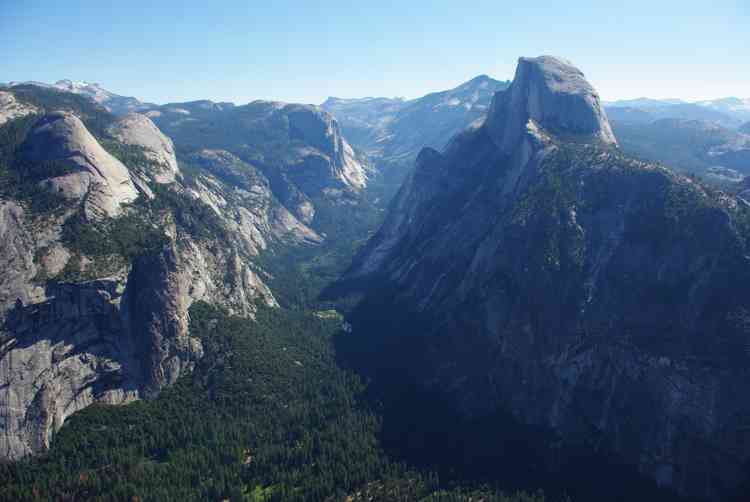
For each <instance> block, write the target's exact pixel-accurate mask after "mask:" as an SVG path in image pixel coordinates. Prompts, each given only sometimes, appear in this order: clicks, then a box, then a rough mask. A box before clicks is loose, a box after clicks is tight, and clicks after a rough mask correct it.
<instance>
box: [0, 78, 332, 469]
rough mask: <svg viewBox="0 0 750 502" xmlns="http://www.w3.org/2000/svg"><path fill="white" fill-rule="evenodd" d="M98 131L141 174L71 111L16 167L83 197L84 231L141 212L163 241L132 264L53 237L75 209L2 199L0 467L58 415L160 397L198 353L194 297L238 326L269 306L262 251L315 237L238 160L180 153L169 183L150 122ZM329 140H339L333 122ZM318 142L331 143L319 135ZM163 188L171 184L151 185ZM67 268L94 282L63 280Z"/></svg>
mask: <svg viewBox="0 0 750 502" xmlns="http://www.w3.org/2000/svg"><path fill="white" fill-rule="evenodd" d="M27 92H29V93H31V92H33V91H27ZM303 122H304V120H303ZM108 132H109V134H111V135H112V137H113V138H114V141H115V142H117V143H118V144H113V145H110V144H109V143H107V144H108V146H111V147H113V148H117V149H118V150H124V149H126V147H128V146H135V147H137V148H141V149H143V152H144V154H146V158H147V160H149V161H150V164H149V165H148V166H146V168H147V169H146V171H145V174H144V173H141V172H140V171H137V172H136V171H131V170H129V169H128V168H129V167H130V166H125V165H123V164H122V163H121V162H120V161H118V160H116V159H115V158H114V157H113V156H112V155H110V154H109V153H107V152H106V151H105V150H104V149H103V148H102V146H101V144H99V143H98V142H97V140H96V139H95V138H94V137H93V136H92V135H91V134H90V132H89V131H88V130H87V129H86V127H85V126H84V125H83V123H82V122H81V120H80V119H79V118H78V117H77V116H76V115H74V114H73V113H72V112H54V113H50V114H48V115H46V116H45V117H43V118H42V119H41V120H39V121H38V123H36V124H35V125H34V126H33V127H32V129H31V131H30V133H29V134H28V136H27V138H26V139H25V140H24V142H23V143H22V148H21V149H20V150H19V155H20V156H21V159H22V161H23V162H22V163H20V164H19V165H22V166H23V167H24V169H28V173H26V174H27V175H28V176H30V177H32V179H40V181H39V182H40V183H41V184H42V185H43V186H49V187H51V188H52V189H55V190H61V193H62V194H63V195H65V196H66V197H67V198H69V199H72V200H75V201H81V202H82V204H83V209H84V213H85V214H84V215H85V218H84V219H83V221H84V224H89V225H92V226H95V227H96V228H98V229H103V228H107V225H110V224H113V223H114V221H113V218H122V217H126V216H128V217H131V216H132V217H140V216H138V215H143V214H145V213H144V211H148V213H147V214H148V217H149V218H151V220H149V221H148V223H149V224H151V225H153V226H154V227H156V228H159V229H162V230H163V232H164V234H165V238H166V239H165V240H166V242H167V244H166V245H165V247H164V248H163V249H161V251H158V250H157V251H156V252H153V251H149V252H148V253H146V254H140V255H138V256H137V257H135V258H133V257H132V256H131V255H128V257H126V256H123V255H119V254H114V255H107V256H86V255H85V254H84V253H85V252H87V251H84V250H82V248H78V247H76V245H75V244H74V243H70V242H69V241H67V240H64V239H63V238H62V235H63V226H64V224H65V222H66V220H68V218H71V217H74V216H76V213H77V211H78V210H79V208H76V207H67V206H66V205H61V206H60V207H58V209H57V210H56V211H52V212H42V213H36V212H31V210H30V209H29V208H28V207H27V206H28V204H27V202H28V201H26V200H25V199H20V200H15V199H14V198H13V197H14V195H13V194H12V193H9V194H5V193H4V194H3V197H4V198H3V199H2V200H0V267H2V269H3V273H1V274H0V459H2V458H4V459H18V458H20V457H23V456H24V455H28V454H35V453H39V452H42V451H44V450H45V449H46V448H47V447H48V446H49V444H50V441H51V438H52V437H53V436H54V434H55V432H56V431H57V430H58V429H59V428H60V427H61V426H62V424H63V423H64V422H65V420H66V419H67V418H68V417H69V416H70V415H72V414H73V413H75V412H77V411H79V410H81V409H83V408H85V407H86V406H89V405H90V404H92V403H110V404H123V403H127V402H130V401H132V400H134V399H141V398H152V397H154V396H156V395H157V394H158V393H159V391H160V390H161V389H162V388H163V387H164V386H167V385H171V384H172V383H174V382H175V381H176V380H177V379H178V378H179V376H180V375H181V374H184V372H186V371H190V370H191V368H192V367H193V365H194V363H195V361H196V360H197V359H198V358H200V357H201V354H202V347H201V344H200V342H199V341H198V340H196V339H193V338H191V337H190V336H189V333H188V309H189V307H190V305H191V304H192V303H193V302H194V301H197V300H203V301H207V302H209V303H213V304H218V305H221V306H223V307H224V308H226V309H227V310H228V311H229V312H230V313H233V314H236V315H242V316H247V317H252V316H253V315H254V314H255V312H256V309H257V303H258V302H260V303H262V304H265V305H267V306H270V307H277V306H278V303H277V301H276V298H275V297H274V295H273V293H272V292H271V290H270V289H269V287H268V286H267V284H266V282H267V281H268V279H269V276H268V274H267V273H266V272H265V271H264V270H263V268H262V267H261V266H260V265H259V264H258V257H259V255H260V253H262V252H271V247H272V246H276V245H284V246H288V245H291V246H298V245H305V246H309V245H317V244H319V243H320V242H321V241H322V238H321V236H320V235H318V234H317V233H316V232H315V231H313V230H312V229H310V228H309V227H308V226H306V225H305V224H304V223H302V222H301V221H300V220H299V219H297V218H296V217H295V216H294V215H293V214H292V213H291V212H290V211H289V210H287V208H286V207H285V206H284V205H283V204H281V203H280V202H279V201H278V199H277V198H276V197H275V196H274V193H273V191H272V189H271V185H270V182H269V181H268V179H267V178H266V177H265V175H264V174H263V173H262V172H260V171H259V170H257V169H256V168H255V167H253V166H252V165H250V164H248V163H246V162H243V161H242V160H240V159H239V158H238V157H236V156H235V155H232V154H230V153H229V152H226V151H221V150H202V151H199V152H197V153H196V154H195V155H193V156H192V157H191V158H190V162H191V163H192V164H193V167H194V168H195V169H194V171H192V172H191V177H190V178H189V179H188V178H186V177H185V178H183V177H178V178H175V177H174V174H176V168H177V164H176V162H175V158H174V149H173V146H172V143H171V141H170V140H169V138H167V137H166V136H164V135H163V134H162V133H160V132H159V131H158V130H156V129H155V128H154V126H153V124H152V123H151V122H150V121H149V120H148V119H147V118H146V117H143V116H137V115H129V116H126V117H124V118H122V119H120V120H119V121H117V122H115V123H114V125H113V126H112V127H110V128H109V129H108ZM328 132H329V133H331V134H334V133H335V131H334V130H333V125H331V130H330V131H328ZM318 139H319V140H320V141H323V142H325V141H328V140H330V138H328V139H327V138H326V134H325V131H323V134H322V136H320V137H319V138H318ZM108 141H110V140H108ZM332 144H334V145H335V144H336V143H335V142H334V143H332ZM321 147H322V146H321ZM343 147H344V146H343V143H341V142H339V143H338V147H337V148H339V149H341V148H343ZM315 152H316V153H315V155H333V156H335V155H343V156H345V155H346V152H345V151H344V150H336V149H335V148H333V149H332V150H328V151H325V152H321V151H318V150H317V149H316V150H315ZM337 152H338V153H337ZM137 167H138V169H141V168H142V167H143V166H140V165H139V166H137ZM165 176H166V177H165ZM133 182H137V183H138V187H139V190H140V191H141V192H143V193H146V194H150V197H151V198H155V197H163V198H164V199H163V204H161V205H159V206H157V207H158V209H157V208H156V207H151V206H149V209H148V210H146V209H144V208H143V207H142V206H140V205H133V206H130V205H127V202H130V201H132V200H133V199H134V198H135V196H136V194H137V192H136V189H135V186H134V183H133ZM163 182H169V183H168V184H166V185H165V186H162V187H158V190H157V187H156V185H155V183H163ZM337 183H340V184H344V182H343V181H338V182H337ZM207 213H211V214H207ZM195 215H198V216H197V218H198V219H200V221H196V220H195V218H196V216H195ZM211 216H213V217H211ZM69 246H71V247H69ZM73 258H75V259H76V260H75V262H74V261H73ZM66 271H67V272H66ZM71 271H72V272H73V275H72V276H73V277H76V274H75V273H76V272H78V273H79V274H78V277H93V279H91V280H89V279H86V280H84V279H82V278H81V279H75V280H74V279H70V277H71V275H70V273H71ZM64 272H65V274H68V275H65V274H64ZM63 277H67V278H68V279H66V280H65V281H68V282H65V281H63V279H62V278H63ZM61 281H62V282H61ZM71 281H72V282H71Z"/></svg>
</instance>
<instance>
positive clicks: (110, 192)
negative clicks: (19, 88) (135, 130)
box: [22, 111, 138, 218]
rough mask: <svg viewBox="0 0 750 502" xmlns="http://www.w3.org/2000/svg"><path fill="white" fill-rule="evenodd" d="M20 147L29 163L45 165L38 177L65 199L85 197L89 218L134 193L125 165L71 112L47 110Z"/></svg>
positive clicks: (114, 211)
mask: <svg viewBox="0 0 750 502" xmlns="http://www.w3.org/2000/svg"><path fill="white" fill-rule="evenodd" d="M22 149H23V156H24V158H25V160H26V161H27V162H28V163H29V164H31V165H33V166H40V165H41V166H44V167H46V166H49V167H48V168H47V172H39V173H38V176H39V177H40V178H41V180H40V182H39V183H40V184H41V185H42V186H44V187H45V188H47V189H48V190H49V191H51V192H53V193H59V194H61V195H62V196H63V197H65V198H67V199H71V200H76V201H85V202H84V205H85V208H86V214H87V216H88V217H90V218H101V217H107V216H116V215H118V214H119V212H120V209H121V206H122V205H123V204H125V203H128V202H132V201H133V200H134V199H135V198H136V196H137V194H138V192H137V190H136V188H135V185H134V184H133V182H132V180H131V179H130V173H129V172H128V170H127V168H126V167H125V166H124V165H123V164H122V162H120V161H119V160H118V159H117V158H115V157H113V156H112V155H110V154H109V153H108V152H107V151H106V150H104V149H103V148H102V147H101V145H100V144H99V143H98V142H97V140H96V139H95V138H94V137H93V136H92V135H91V134H90V133H89V131H88V130H87V129H86V127H84V125H83V123H82V122H81V120H80V119H79V118H78V117H76V116H75V115H74V114H72V113H69V112H65V111H55V112H51V113H49V114H47V115H46V116H45V117H43V118H42V119H41V120H39V121H38V122H37V123H36V124H35V126H34V128H33V129H32V130H31V132H30V134H29V136H28V139H27V140H26V142H25V143H24V145H23V146H22ZM42 171H44V168H43V169H42Z"/></svg>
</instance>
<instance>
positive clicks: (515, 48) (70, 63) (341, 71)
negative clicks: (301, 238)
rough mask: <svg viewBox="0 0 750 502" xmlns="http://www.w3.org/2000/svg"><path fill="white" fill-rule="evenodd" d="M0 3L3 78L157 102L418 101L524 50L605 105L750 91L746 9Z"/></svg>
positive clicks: (502, 74)
mask: <svg viewBox="0 0 750 502" xmlns="http://www.w3.org/2000/svg"><path fill="white" fill-rule="evenodd" d="M0 10H2V11H3V15H2V16H0V44H2V45H3V47H5V48H6V50H7V53H8V54H12V56H11V57H10V58H7V57H6V58H5V61H4V65H3V68H2V69H1V70H0V82H9V81H26V80H37V81H42V82H48V83H54V82H55V81H58V80H61V79H70V80H75V81H87V82H96V83H99V84H100V85H101V86H102V87H104V88H105V89H107V90H109V91H112V92H115V93H117V94H121V95H125V96H134V97H136V98H138V99H140V100H142V101H147V102H154V103H168V102H184V101H193V100H198V99H211V100H213V101H231V102H234V103H238V104H242V103H247V102H250V101H253V100H256V99H267V100H278V101H286V102H302V103H315V104H320V103H321V102H323V101H324V100H325V99H326V98H327V97H329V96H335V97H340V98H362V97H396V96H398V97H404V98H406V99H412V98H416V97H420V96H423V95H425V94H428V93H430V92H436V91H441V90H445V89H450V88H453V87H455V86H457V85H459V84H461V83H463V82H465V81H468V80H470V79H471V78H473V77H475V76H477V75H480V74H487V75H490V76H492V77H493V78H496V79H498V80H507V79H512V78H513V73H514V69H515V65H516V61H517V59H518V57H521V56H538V55H541V54H550V55H554V56H559V57H563V58H566V59H569V60H571V61H572V62H573V63H574V64H576V65H577V66H578V67H579V68H581V69H582V70H583V72H584V73H585V74H586V76H587V78H588V79H589V80H590V81H591V82H592V84H593V85H594V86H595V87H596V88H597V90H598V91H599V94H600V96H601V97H602V99H603V100H605V101H616V100H623V99H637V98H641V97H649V98H653V99H682V100H684V101H700V100H708V99H717V98H723V97H729V96H733V97H739V98H749V97H750V65H747V64H742V63H741V61H742V60H743V58H745V59H746V57H747V54H746V52H747V48H748V46H749V45H750V44H748V41H749V40H750V35H748V33H747V30H746V27H747V26H748V25H750V7H748V6H746V5H743V4H742V3H741V2H738V1H721V2H717V3H715V4H714V5H711V6H708V5H706V4H703V3H700V2H677V1H671V0H670V1H667V2H661V3H660V5H653V3H647V2H643V1H639V2H632V3H630V4H628V5H627V6H612V5H607V6H601V5H599V4H598V3H595V2H590V3H588V2H586V3H579V4H578V5H576V6H573V7H571V6H565V8H561V7H559V6H557V5H555V4H549V5H546V6H545V5H543V4H541V3H536V4H534V5H523V6H519V7H513V8H510V7H508V6H504V7H502V6H498V5H495V4H491V3H485V2H478V3H475V4H474V5H473V6H472V8H471V9H468V8H467V7H466V6H459V5H454V4H451V3H448V2H434V3H430V4H421V5H420V4H418V3H410V4H409V5H404V6H399V7H398V8H396V7H394V6H391V5H385V6H383V5H379V6H352V5H350V4H349V3H344V2H328V3H327V4H326V6H325V7H324V8H323V7H321V8H316V7H312V6H310V5H307V4H302V3H295V2H277V3H275V4H274V5H272V6H269V5H264V6H248V5H247V4H245V3H244V2H240V1H229V2H223V3H222V5H221V7H217V6H215V5H204V4H202V3H199V2H194V1H188V2H184V3H182V2H180V3H175V2H162V3H159V4H158V5H152V4H149V3H146V2H142V1H141V0H134V1H132V2H129V3H128V4H126V5H125V4H122V5H117V6H106V5H104V6H103V5H101V4H97V3H95V2H90V1H86V0H75V1H71V2H68V3H66V4H65V5H61V4H55V3H51V2H38V3H33V4H32V3H26V2H24V3H19V4H17V5H4V6H2V7H0ZM459 21H460V22H459ZM40 61H44V64H43V65H41V64H39V63H40Z"/></svg>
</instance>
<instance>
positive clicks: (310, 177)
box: [150, 101, 369, 224]
mask: <svg viewBox="0 0 750 502" xmlns="http://www.w3.org/2000/svg"><path fill="white" fill-rule="evenodd" d="M158 112H159V113H158V114H157V113H151V114H150V116H151V117H152V119H153V120H154V122H155V123H156V124H157V125H158V126H159V128H160V129H161V130H162V131H164V132H165V133H166V134H167V135H169V136H170V137H171V138H172V139H173V140H174V142H175V144H176V145H178V146H179V147H181V148H185V149H189V150H193V151H200V150H214V151H219V150H221V151H226V152H229V153H231V154H232V155H235V156H237V157H238V158H240V159H241V160H242V161H243V162H245V163H247V164H250V165H253V166H254V167H256V168H257V169H258V170H259V171H260V172H262V173H263V175H264V176H265V177H266V178H267V179H268V180H269V182H270V186H271V190H272V192H273V194H274V196H275V197H276V199H277V200H278V201H279V202H281V204H283V205H284V206H285V207H286V208H287V209H288V210H289V211H290V212H291V213H292V214H293V215H294V216H295V217H296V218H297V219H298V220H300V221H301V222H302V223H304V224H310V223H311V222H312V221H313V219H314V217H315V211H316V207H315V206H316V204H320V203H323V204H338V203H340V202H342V201H344V202H346V201H348V200H350V199H357V198H359V196H360V194H361V192H362V190H363V189H364V188H365V186H366V184H367V177H368V169H369V167H368V165H367V163H366V162H365V160H364V158H363V157H361V156H360V155H358V154H357V153H356V152H355V151H354V150H353V149H352V147H351V146H350V145H349V143H348V142H347V141H346V139H345V138H344V137H343V136H342V134H341V131H340V129H339V125H338V123H337V122H336V120H335V119H334V118H333V117H332V116H331V115H330V114H328V113H326V112H324V111H322V110H320V109H319V108H317V107H315V106H311V105H298V104H288V103H280V102H273V101H253V102H252V103H249V104H247V105H243V106H229V105H228V104H223V103H211V102H208V101H198V102H192V103H180V104H171V105H165V106H163V107H161V108H160V109H159V110H158Z"/></svg>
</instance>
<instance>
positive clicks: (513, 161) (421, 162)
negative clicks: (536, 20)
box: [340, 56, 750, 500]
mask: <svg viewBox="0 0 750 502" xmlns="http://www.w3.org/2000/svg"><path fill="white" fill-rule="evenodd" d="M749 225H750V208H748V206H747V204H745V203H744V202H742V201H738V200H737V199H735V198H732V197H729V196H726V195H723V194H722V193H720V192H713V191H711V190H710V189H708V188H706V187H705V186H703V185H701V184H699V183H697V182H695V181H692V180H690V179H687V178H684V177H681V176H679V175H676V174H674V173H672V172H671V171H669V170H667V169H665V168H662V167H658V166H655V165H652V164H649V163H646V162H642V161H637V160H633V159H630V158H628V157H626V156H624V155H623V154H622V153H621V152H620V151H619V149H618V148H617V146H616V140H615V137H614V135H613V134H612V131H611V129H610V126H609V123H608V121H607V117H606V115H605V113H604V112H603V110H602V107H601V105H600V103H599V98H598V96H597V93H596V91H595V90H594V89H593V88H592V87H591V86H590V85H589V84H588V83H587V82H586V80H585V78H584V76H583V74H582V73H581V72H580V71H579V70H577V69H576V68H574V67H573V66H572V65H571V64H570V63H568V62H566V61H563V60H560V59H556V58H552V57H547V56H544V57H539V58H534V59H527V58H522V59H520V60H519V64H518V68H517V71H516V76H515V79H514V81H513V83H512V85H511V86H510V88H509V89H508V90H507V91H501V92H498V93H497V94H496V95H495V97H494V99H493V103H492V106H491V110H490V112H489V115H488V118H487V120H486V122H485V123H484V124H483V125H477V126H475V127H472V128H469V129H467V130H466V131H464V132H463V133H461V134H460V135H458V136H456V137H455V138H454V139H453V140H452V141H451V142H450V144H449V146H448V147H447V148H446V149H445V151H444V152H442V153H440V152H437V151H435V150H433V149H430V148H426V149H424V150H422V152H421V153H420V155H419V157H418V159H417V163H416V168H415V170H414V172H413V173H412V174H411V175H410V176H409V177H408V179H407V181H406V183H405V184H404V186H403V188H402V189H401V191H400V192H399V194H398V196H397V198H396V199H395V200H394V202H393V203H392V206H391V209H390V212H389V214H388V217H387V219H386V221H385V223H384V224H383V226H382V228H381V229H380V231H379V232H378V233H377V234H376V235H375V236H374V237H373V238H372V239H371V241H370V242H369V243H368V244H367V245H366V247H365V248H364V249H363V250H362V252H361V253H360V254H359V255H358V257H357V259H356V260H355V263H354V264H353V266H352V268H351V269H350V271H349V273H348V275H347V278H346V281H344V282H343V283H342V284H341V285H340V288H342V289H343V290H347V289H348V291H360V292H363V293H364V294H365V298H364V300H363V301H362V303H361V304H360V305H359V307H358V308H357V310H355V312H354V313H353V315H352V321H353V324H354V333H355V334H359V336H355V337H353V338H356V340H352V342H351V344H350V345H351V347H350V350H351V352H352V353H353V357H355V360H356V357H357V354H359V357H360V361H359V364H361V365H362V366H363V367H364V368H366V369H368V370H369V371H372V372H374V375H375V377H376V380H377V379H379V378H391V379H393V380H395V381H398V382H399V385H401V386H404V385H408V383H409V382H410V381H411V382H415V383H417V384H418V385H419V386H420V387H421V388H423V389H429V390H431V391H433V392H435V393H437V394H439V395H440V396H442V397H443V398H445V399H447V400H448V401H449V402H450V403H452V407H453V408H454V409H456V410H459V411H460V412H461V413H462V414H464V415H466V416H470V417H482V416H485V415H488V414H491V413H494V412H495V411H497V410H505V411H507V412H509V413H511V414H512V415H513V416H514V417H516V418H517V419H518V420H520V421H522V422H524V423H526V424H530V425H534V426H538V427H542V428H545V429H548V430H551V431H552V432H554V433H555V434H557V435H558V436H559V437H560V439H561V444H563V445H577V446H579V447H583V448H584V449H585V450H586V451H591V452H599V453H605V454H607V455H610V457H612V458H618V459H620V460H622V461H623V462H625V463H626V464H629V465H631V466H635V467H636V468H637V469H638V470H639V471H640V472H641V473H643V474H645V475H646V476H648V477H650V478H652V479H654V480H656V481H657V482H658V483H659V484H660V485H662V486H666V487H670V488H673V489H674V490H676V491H678V492H679V493H682V494H686V495H691V496H695V497H706V498H713V499H717V500H718V499H722V498H723V497H725V496H726V495H727V493H728V492H730V491H732V490H733V489H735V488H736V487H737V484H738V483H739V482H740V480H741V479H742V476H743V466H744V464H745V462H747V461H748V460H750V446H748V445H749V444H750V443H748V442H747V441H746V433H747V420H748V417H750V400H748V399H747V398H746V397H744V396H743V392H742V389H745V388H747V386H748V385H750V379H749V378H748V375H747V371H746V368H747V365H748V362H749V360H748V358H750V351H749V350H748V347H749V346H750V331H749V330H748V319H749V317H748V315H749V313H750V310H749V309H748V307H750V305H748V298H750V296H748V295H749V293H750V259H749V258H748V254H749V253H748V242H750V241H748V239H749V238H750V226H749ZM375 285H379V287H378V288H377V289H376V290H373V288H374V287H375ZM385 312H387V313H388V314H387V315H385V314H384V313H385ZM394 375H395V376H394ZM552 444H558V443H554V442H552ZM553 450H554V449H553ZM555 451H558V450H554V451H551V452H550V453H549V455H550V456H549V457H548V458H549V459H554V458H556V457H558V453H555ZM549 461H550V462H553V460H549Z"/></svg>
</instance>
